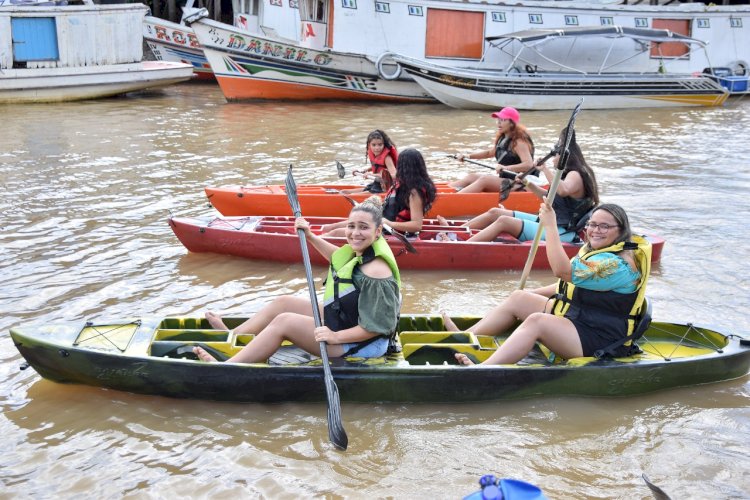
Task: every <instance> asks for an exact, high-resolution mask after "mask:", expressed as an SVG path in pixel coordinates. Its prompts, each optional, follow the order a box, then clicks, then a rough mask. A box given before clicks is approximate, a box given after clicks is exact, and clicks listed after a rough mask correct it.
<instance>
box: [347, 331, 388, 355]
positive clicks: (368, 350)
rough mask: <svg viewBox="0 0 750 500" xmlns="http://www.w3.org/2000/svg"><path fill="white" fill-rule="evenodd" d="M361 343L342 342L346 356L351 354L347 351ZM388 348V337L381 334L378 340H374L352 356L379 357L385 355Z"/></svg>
mask: <svg viewBox="0 0 750 500" xmlns="http://www.w3.org/2000/svg"><path fill="white" fill-rule="evenodd" d="M359 344H360V343H359V342H354V343H351V344H341V347H343V348H344V356H349V354H347V353H348V352H349V351H351V350H352V349H354V348H355V347H357V346H358V345H359ZM387 350H388V337H385V336H383V335H381V336H380V337H379V338H378V339H377V340H373V341H372V342H370V343H369V344H367V345H366V346H364V347H363V348H362V349H360V350H358V351H357V352H355V353H354V354H352V355H351V356H354V357H356V358H377V357H379V356H385V352H386V351H387Z"/></svg>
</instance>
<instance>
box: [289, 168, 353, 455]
mask: <svg viewBox="0 0 750 500" xmlns="http://www.w3.org/2000/svg"><path fill="white" fill-rule="evenodd" d="M285 184H286V196H287V198H288V200H289V206H290V207H291V208H292V212H294V216H295V217H302V211H301V210H300V206H299V198H298V197H297V184H296V183H295V182H294V177H293V176H292V166H291V165H289V169H288V170H287V173H286V181H285ZM297 234H298V235H299V242H300V247H301V248H302V261H303V263H304V265H305V275H306V276H307V288H308V290H309V292H310V302H311V304H312V312H313V318H314V319H315V327H316V328H317V327H319V326H322V324H323V322H322V321H321V320H320V310H319V309H318V297H317V296H316V294H315V283H314V282H313V277H312V268H311V266H310V254H309V253H308V251H307V238H305V231H304V230H303V229H297ZM320 357H321V359H322V360H323V380H324V382H325V386H326V397H327V399H328V439H329V440H330V441H331V442H332V443H333V445H334V446H335V447H336V448H338V449H340V450H346V447H347V446H348V444H349V438H348V437H347V435H346V430H344V425H343V424H342V422H341V400H340V399H339V388H338V387H336V382H334V380H333V374H332V373H331V366H330V365H329V364H328V350H327V345H326V342H320Z"/></svg>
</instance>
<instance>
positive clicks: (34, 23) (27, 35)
mask: <svg viewBox="0 0 750 500" xmlns="http://www.w3.org/2000/svg"><path fill="white" fill-rule="evenodd" d="M10 29H11V36H12V37H13V60H14V61H17V62H26V61H56V60H58V59H60V53H59V51H58V49H57V25H56V23H55V18H54V17H14V18H12V19H11V25H10Z"/></svg>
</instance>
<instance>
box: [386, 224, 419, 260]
mask: <svg viewBox="0 0 750 500" xmlns="http://www.w3.org/2000/svg"><path fill="white" fill-rule="evenodd" d="M383 228H384V229H385V230H386V231H388V232H389V233H391V234H392V235H393V236H395V237H396V239H397V240H398V241H400V242H401V243H403V244H404V248H406V251H407V252H409V253H419V252H417V249H416V248H414V245H412V244H411V241H409V239H408V238H407V237H406V236H404V235H403V234H401V233H399V232H398V231H396V230H395V229H393V228H392V227H391V226H389V225H388V224H383Z"/></svg>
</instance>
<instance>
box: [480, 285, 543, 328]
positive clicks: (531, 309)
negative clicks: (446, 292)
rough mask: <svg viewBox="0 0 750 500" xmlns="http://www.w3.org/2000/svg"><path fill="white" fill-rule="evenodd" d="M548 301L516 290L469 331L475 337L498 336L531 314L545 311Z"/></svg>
mask: <svg viewBox="0 0 750 500" xmlns="http://www.w3.org/2000/svg"><path fill="white" fill-rule="evenodd" d="M548 301H549V299H548V298H547V297H544V296H542V295H538V294H536V293H532V292H529V291H526V290H516V291H514V292H513V293H512V294H510V297H508V298H507V299H505V300H504V301H503V302H502V303H501V304H500V305H498V306H495V307H494V308H492V309H490V311H489V312H488V313H487V314H485V315H484V317H483V318H482V319H480V320H479V321H478V322H477V323H475V324H474V326H472V327H471V328H470V330H471V331H472V332H474V333H475V334H476V335H500V334H502V333H503V332H505V331H507V330H508V328H510V327H511V326H513V325H515V324H516V323H517V322H518V321H523V320H525V319H526V318H528V317H529V316H530V315H531V314H534V313H536V312H542V311H545V310H547V309H548V308H549V305H548Z"/></svg>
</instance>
